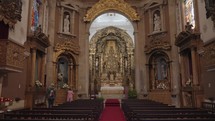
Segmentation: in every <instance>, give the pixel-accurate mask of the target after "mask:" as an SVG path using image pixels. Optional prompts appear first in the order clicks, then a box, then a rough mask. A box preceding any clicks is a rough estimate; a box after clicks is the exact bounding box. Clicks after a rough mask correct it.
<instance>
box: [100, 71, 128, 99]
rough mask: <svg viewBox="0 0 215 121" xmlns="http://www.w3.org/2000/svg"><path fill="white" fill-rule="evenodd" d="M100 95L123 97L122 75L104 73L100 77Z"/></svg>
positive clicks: (104, 96)
mask: <svg viewBox="0 0 215 121" xmlns="http://www.w3.org/2000/svg"><path fill="white" fill-rule="evenodd" d="M100 92H101V96H102V97H103V98H105V99H106V98H120V99H122V98H123V92H124V87H123V81H122V75H121V74H119V73H116V76H115V75H114V73H111V74H110V75H109V76H108V75H107V74H106V73H104V74H102V77H101V88H100Z"/></svg>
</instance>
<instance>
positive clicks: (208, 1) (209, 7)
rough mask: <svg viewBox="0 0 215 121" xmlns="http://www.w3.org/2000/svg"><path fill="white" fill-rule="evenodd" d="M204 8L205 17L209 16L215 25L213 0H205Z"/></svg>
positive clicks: (214, 3) (214, 2) (214, 4)
mask: <svg viewBox="0 0 215 121" xmlns="http://www.w3.org/2000/svg"><path fill="white" fill-rule="evenodd" d="M205 8H206V11H207V13H206V17H207V18H210V17H211V20H212V21H213V24H214V27H215V1H214V0H205Z"/></svg>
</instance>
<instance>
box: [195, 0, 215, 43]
mask: <svg viewBox="0 0 215 121" xmlns="http://www.w3.org/2000/svg"><path fill="white" fill-rule="evenodd" d="M197 1H198V11H199V22H200V33H201V39H202V40H203V41H204V43H205V42H208V41H210V40H212V39H215V28H214V26H213V21H212V20H211V17H210V18H208V19H207V18H206V9H205V2H204V0H197Z"/></svg>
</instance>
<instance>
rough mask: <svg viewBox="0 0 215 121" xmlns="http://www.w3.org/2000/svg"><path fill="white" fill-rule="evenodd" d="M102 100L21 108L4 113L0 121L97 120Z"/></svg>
mask: <svg viewBox="0 0 215 121" xmlns="http://www.w3.org/2000/svg"><path fill="white" fill-rule="evenodd" d="M102 110H103V101H102V100H88V99H85V100H83V99H82V100H75V101H73V102H69V103H63V104H60V105H58V106H53V107H52V108H33V109H22V110H15V111H10V112H6V113H4V118H3V119H0V121H61V120H63V121H98V120H99V116H100V114H101V112H102Z"/></svg>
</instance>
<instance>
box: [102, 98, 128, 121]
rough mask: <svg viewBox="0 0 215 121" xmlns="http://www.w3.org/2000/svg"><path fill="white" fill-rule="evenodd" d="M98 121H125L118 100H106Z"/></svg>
mask: <svg viewBox="0 0 215 121" xmlns="http://www.w3.org/2000/svg"><path fill="white" fill-rule="evenodd" d="M100 121H126V119H125V117H124V113H123V111H122V109H121V108H120V104H119V100H118V99H107V100H106V101H105V108H104V110H103V112H102V115H101V118H100Z"/></svg>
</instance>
